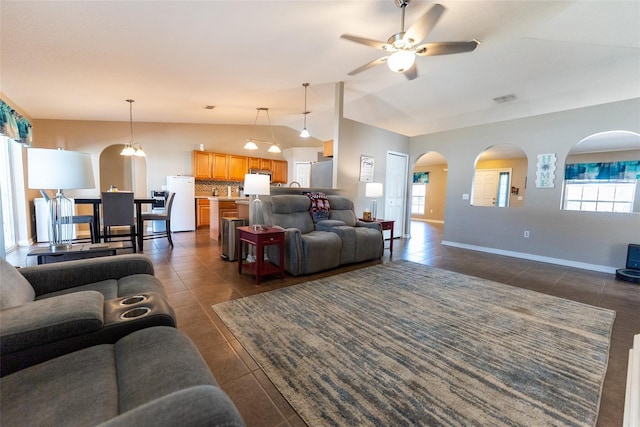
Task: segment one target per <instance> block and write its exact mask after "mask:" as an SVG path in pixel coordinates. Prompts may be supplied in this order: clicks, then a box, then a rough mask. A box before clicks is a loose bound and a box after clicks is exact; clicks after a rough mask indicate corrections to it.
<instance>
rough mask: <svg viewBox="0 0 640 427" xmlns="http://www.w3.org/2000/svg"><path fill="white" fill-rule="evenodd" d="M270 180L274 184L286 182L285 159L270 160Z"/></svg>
mask: <svg viewBox="0 0 640 427" xmlns="http://www.w3.org/2000/svg"><path fill="white" fill-rule="evenodd" d="M272 165H273V166H272V168H271V182H273V183H274V184H286V183H287V162H286V161H285V160H272Z"/></svg>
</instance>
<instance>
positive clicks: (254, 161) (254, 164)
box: [247, 157, 262, 170]
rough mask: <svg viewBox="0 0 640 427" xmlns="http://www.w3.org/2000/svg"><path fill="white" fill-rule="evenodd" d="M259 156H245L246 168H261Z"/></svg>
mask: <svg viewBox="0 0 640 427" xmlns="http://www.w3.org/2000/svg"><path fill="white" fill-rule="evenodd" d="M260 160H262V159H260V158H258V157H248V158H247V170H251V169H261V168H260Z"/></svg>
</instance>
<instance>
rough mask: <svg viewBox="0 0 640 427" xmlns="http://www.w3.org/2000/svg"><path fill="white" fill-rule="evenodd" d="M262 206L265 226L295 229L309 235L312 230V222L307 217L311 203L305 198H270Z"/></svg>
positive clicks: (309, 217) (285, 196)
mask: <svg viewBox="0 0 640 427" xmlns="http://www.w3.org/2000/svg"><path fill="white" fill-rule="evenodd" d="M264 206H265V212H264V215H265V218H264V220H265V222H266V223H267V225H279V226H280V227H282V228H297V229H298V230H300V232H301V233H310V232H311V231H313V230H314V226H313V220H312V219H311V215H309V209H310V206H311V201H310V200H309V198H308V197H306V196H303V195H281V196H272V197H271V201H270V202H266V203H264Z"/></svg>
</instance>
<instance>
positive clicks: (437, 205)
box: [411, 151, 448, 224]
mask: <svg viewBox="0 0 640 427" xmlns="http://www.w3.org/2000/svg"><path fill="white" fill-rule="evenodd" d="M447 172H448V165H447V160H446V159H445V158H444V156H443V155H442V154H440V153H438V152H435V151H431V152H428V153H426V154H424V155H422V156H420V157H419V158H418V160H417V161H416V164H415V165H414V167H413V180H412V188H411V220H415V221H427V222H436V223H441V224H443V223H444V212H445V206H446V198H447Z"/></svg>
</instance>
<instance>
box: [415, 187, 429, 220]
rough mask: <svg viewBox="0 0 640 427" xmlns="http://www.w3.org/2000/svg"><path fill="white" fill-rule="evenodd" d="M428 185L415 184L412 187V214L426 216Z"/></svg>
mask: <svg viewBox="0 0 640 427" xmlns="http://www.w3.org/2000/svg"><path fill="white" fill-rule="evenodd" d="M426 195H427V184H413V186H412V187H411V213H412V214H418V215H424V205H425V200H426Z"/></svg>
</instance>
